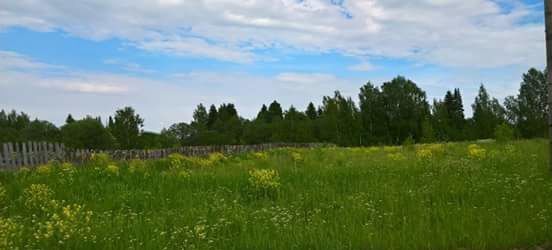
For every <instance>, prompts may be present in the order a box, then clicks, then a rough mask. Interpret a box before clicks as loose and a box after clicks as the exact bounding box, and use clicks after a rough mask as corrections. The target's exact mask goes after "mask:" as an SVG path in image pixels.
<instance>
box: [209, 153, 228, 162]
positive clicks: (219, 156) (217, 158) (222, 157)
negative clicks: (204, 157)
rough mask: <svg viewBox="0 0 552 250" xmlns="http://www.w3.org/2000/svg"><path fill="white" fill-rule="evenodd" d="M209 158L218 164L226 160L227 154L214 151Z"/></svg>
mask: <svg viewBox="0 0 552 250" xmlns="http://www.w3.org/2000/svg"><path fill="white" fill-rule="evenodd" d="M208 159H209V161H210V162H211V163H212V164H216V163H219V162H222V161H224V160H226V156H225V155H224V154H222V153H212V154H210V155H209V158H208Z"/></svg>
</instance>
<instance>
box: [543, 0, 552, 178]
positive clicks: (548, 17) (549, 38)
mask: <svg viewBox="0 0 552 250" xmlns="http://www.w3.org/2000/svg"><path fill="white" fill-rule="evenodd" d="M551 7H552V0H544V19H545V26H546V65H547V66H546V71H547V72H548V77H547V78H546V80H547V83H548V137H549V164H550V171H552V12H551V11H552V9H550V8H551Z"/></svg>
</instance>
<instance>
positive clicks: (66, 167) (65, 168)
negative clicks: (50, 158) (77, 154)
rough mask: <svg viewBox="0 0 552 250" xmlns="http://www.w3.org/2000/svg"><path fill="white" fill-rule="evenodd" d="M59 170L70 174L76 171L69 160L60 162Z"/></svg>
mask: <svg viewBox="0 0 552 250" xmlns="http://www.w3.org/2000/svg"><path fill="white" fill-rule="evenodd" d="M60 169H61V171H62V172H63V173H66V174H72V173H74V172H75V171H76V169H75V166H74V165H73V164H71V163H69V162H65V163H63V164H61V167H60Z"/></svg>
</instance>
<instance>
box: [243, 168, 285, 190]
mask: <svg viewBox="0 0 552 250" xmlns="http://www.w3.org/2000/svg"><path fill="white" fill-rule="evenodd" d="M279 181H280V176H279V175H278V172H276V170H274V169H252V170H250V171H249V183H250V184H251V185H252V186H253V187H254V188H256V189H262V190H270V189H277V188H278V187H280V182H279Z"/></svg>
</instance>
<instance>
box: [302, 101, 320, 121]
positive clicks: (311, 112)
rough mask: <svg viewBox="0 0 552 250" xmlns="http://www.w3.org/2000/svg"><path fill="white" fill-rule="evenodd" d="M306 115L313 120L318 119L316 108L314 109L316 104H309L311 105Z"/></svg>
mask: <svg viewBox="0 0 552 250" xmlns="http://www.w3.org/2000/svg"><path fill="white" fill-rule="evenodd" d="M305 114H306V115H307V117H308V118H309V119H311V120H316V119H318V113H317V112H316V108H315V107H314V104H313V103H312V102H309V105H308V106H307V110H306V111H305Z"/></svg>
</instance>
